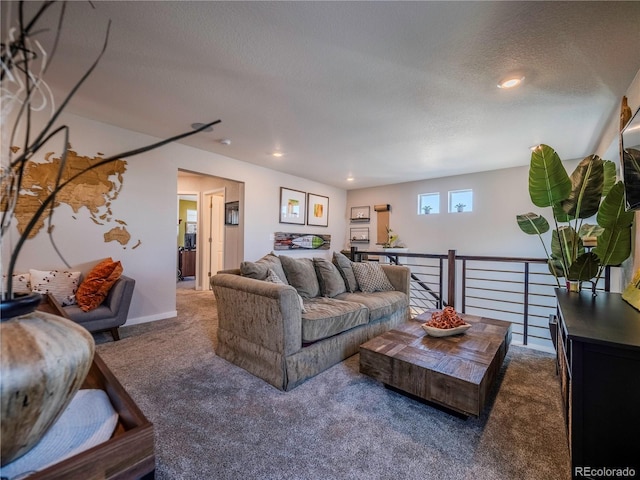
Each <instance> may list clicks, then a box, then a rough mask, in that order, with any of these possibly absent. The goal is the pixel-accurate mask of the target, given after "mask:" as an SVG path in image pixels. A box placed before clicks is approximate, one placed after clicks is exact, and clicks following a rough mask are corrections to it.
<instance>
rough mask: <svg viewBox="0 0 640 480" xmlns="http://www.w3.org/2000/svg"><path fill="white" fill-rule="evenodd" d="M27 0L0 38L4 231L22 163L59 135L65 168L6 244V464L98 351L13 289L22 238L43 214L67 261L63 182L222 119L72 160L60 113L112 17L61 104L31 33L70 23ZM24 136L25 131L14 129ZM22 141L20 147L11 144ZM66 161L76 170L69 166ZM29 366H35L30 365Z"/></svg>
mask: <svg viewBox="0 0 640 480" xmlns="http://www.w3.org/2000/svg"><path fill="white" fill-rule="evenodd" d="M26 3H28V4H29V7H27V6H26V5H25V2H20V4H19V5H17V8H18V9H19V12H20V15H18V17H19V22H17V23H18V24H17V25H8V27H10V28H7V29H6V32H7V38H3V39H2V44H1V47H0V53H1V55H0V67H1V74H0V87H1V88H0V100H1V103H2V112H1V115H2V117H1V122H0V125H1V133H2V143H1V145H0V166H1V168H0V173H1V177H0V185H1V188H2V196H1V197H0V199H1V200H0V212H2V213H1V218H2V222H1V236H2V238H3V239H4V235H5V234H6V233H7V232H8V231H9V229H10V227H11V225H12V223H13V222H14V220H16V216H15V213H16V205H18V204H19V202H20V201H21V200H22V201H25V198H24V195H21V194H20V193H21V191H22V189H23V187H24V183H23V182H24V179H25V171H26V170H27V168H28V166H29V165H30V163H31V162H33V161H36V160H37V159H38V156H39V154H41V150H42V149H43V148H44V147H45V145H46V146H47V149H50V148H51V142H52V141H53V140H55V139H59V140H60V142H61V147H60V148H61V150H62V152H63V153H62V155H61V156H60V159H59V169H58V171H57V172H54V174H53V178H55V181H54V182H52V185H51V188H50V190H49V192H48V194H47V195H46V196H43V197H40V198H39V199H38V206H37V208H34V209H33V210H34V211H33V212H32V213H30V214H29V215H28V216H26V217H25V216H23V217H22V218H21V219H20V220H21V221H22V222H23V224H24V229H23V230H21V231H20V236H19V238H18V240H17V241H16V242H15V244H13V246H12V247H13V248H12V249H11V251H10V252H9V251H7V252H6V254H7V255H8V256H9V258H5V257H4V256H3V258H2V265H3V267H4V273H6V278H7V280H6V286H5V288H4V291H3V294H2V302H0V309H1V312H2V316H1V318H0V321H1V323H0V328H1V334H0V337H1V348H2V353H1V358H2V362H1V369H2V375H0V381H1V388H0V390H1V392H2V393H1V396H2V417H1V418H2V435H1V437H0V441H1V457H2V463H3V464H4V463H6V462H9V461H11V460H12V459H14V458H17V457H19V456H20V455H23V454H24V453H26V452H27V451H28V450H29V449H30V448H32V447H33V445H35V444H36V443H37V442H38V440H39V439H40V438H41V436H42V435H43V434H44V433H45V432H46V430H47V429H48V428H49V427H50V426H51V425H52V424H53V422H54V421H55V419H56V418H57V417H58V415H59V413H60V412H61V411H62V410H63V409H64V407H65V406H66V405H67V403H68V401H69V399H70V398H71V396H72V395H73V393H75V391H76V390H77V389H78V388H79V387H80V385H81V384H82V382H83V380H84V378H85V377H86V375H87V373H88V370H89V367H90V365H91V359H92V357H93V352H94V344H93V337H92V336H91V335H90V334H89V333H88V332H87V330H85V329H84V328H83V327H81V326H79V325H77V324H76V323H74V322H72V321H70V320H66V319H64V318H62V317H57V316H55V315H51V314H45V313H41V312H34V310H35V309H36V308H37V306H38V304H39V301H40V298H41V297H40V296H39V295H37V296H35V297H27V298H25V297H20V296H17V295H14V289H13V281H14V270H15V266H16V261H17V259H18V256H19V254H20V252H21V250H22V247H23V245H24V243H25V242H26V241H27V240H28V239H29V238H30V236H31V234H32V232H35V231H37V229H38V228H40V227H41V226H42V223H43V222H44V221H45V218H47V222H48V228H47V233H48V235H49V238H50V240H51V244H52V247H53V248H54V250H56V253H58V255H59V257H60V258H61V260H62V261H63V262H64V263H65V264H66V266H67V267H69V265H68V263H67V262H66V261H65V260H64V258H63V257H62V255H61V254H60V252H59V251H58V250H57V247H56V244H55V242H54V239H53V231H54V229H53V223H52V218H53V213H54V209H55V207H56V205H57V203H58V200H59V199H58V198H57V196H58V195H59V193H60V192H61V190H62V189H63V188H65V187H66V186H67V185H72V184H73V182H74V181H76V180H77V179H78V178H79V177H80V176H82V175H84V174H86V173H87V172H90V171H94V170H96V169H99V168H100V167H102V166H104V165H107V164H110V163H114V162H117V161H119V160H122V159H124V158H127V157H131V156H134V155H138V154H141V153H144V152H148V151H151V150H153V149H155V148H158V147H161V146H163V145H165V144H167V143H170V142H173V141H175V140H180V139H182V138H185V137H188V136H191V135H193V134H195V133H198V132H200V131H202V130H205V129H207V128H210V127H211V126H212V125H215V124H218V123H220V120H216V121H214V122H209V123H206V124H202V125H201V126H200V127H199V128H197V129H195V130H192V131H189V132H186V133H182V134H180V135H176V136H174V137H171V138H168V139H166V140H161V141H159V142H156V143H153V144H151V145H147V146H144V147H141V148H137V149H133V150H129V151H127V152H123V153H119V154H115V155H111V156H108V157H106V158H99V159H96V161H92V162H89V163H88V164H78V163H76V158H77V157H76V156H75V155H71V153H72V152H71V150H68V149H69V144H70V141H71V138H70V137H71V132H70V128H69V127H68V126H67V125H63V124H60V123H58V120H59V117H60V115H61V113H62V112H63V111H64V110H65V108H66V106H67V104H68V103H69V101H70V100H71V98H72V97H73V96H74V94H75V92H76V91H77V90H78V89H79V88H80V87H81V86H82V84H83V83H84V82H85V81H86V79H87V78H88V77H89V76H90V75H91V73H92V72H93V71H94V69H95V68H96V66H97V65H98V63H99V62H100V59H101V58H102V55H103V54H104V52H105V51H106V48H107V44H108V38H109V26H110V24H109V26H108V27H107V33H106V36H105V41H104V44H103V47H102V50H101V51H100V53H99V54H98V55H97V58H96V60H95V61H94V62H93V64H92V65H91V66H90V67H89V68H88V70H87V71H86V72H85V73H84V75H82V77H81V78H80V80H79V81H78V82H77V84H76V85H75V86H74V87H73V88H71V90H70V91H69V93H68V94H67V96H66V98H64V100H63V101H62V102H61V103H60V105H59V106H58V107H57V108H55V107H54V103H53V97H52V94H51V90H50V89H49V87H48V86H47V83H46V79H45V78H44V75H45V72H46V67H47V66H48V65H49V64H50V63H51V61H52V56H50V55H48V54H47V52H46V50H45V49H44V48H43V47H42V46H41V45H40V43H39V42H38V40H37V39H36V38H34V37H35V36H36V35H37V34H38V33H41V32H43V31H47V30H53V32H54V35H55V37H56V39H57V38H58V37H59V36H60V34H61V26H62V25H64V22H63V21H62V20H63V17H64V11H65V10H64V9H65V7H64V3H60V4H58V3H56V2H42V3H41V4H36V3H35V2H26ZM34 5H35V6H34ZM57 5H60V9H59V10H58V13H56V8H55V6H57ZM30 14H32V15H30ZM52 15H53V18H52ZM47 22H49V23H48V24H47ZM3 33H4V30H3ZM54 50H55V49H54ZM36 115H43V116H45V115H46V118H44V121H43V122H42V124H44V127H42V129H40V130H37V129H36V128H35V127H34V125H37V124H39V123H40V122H36V121H35V116H36ZM16 132H18V133H16ZM18 135H20V136H21V138H17V136H18ZM16 145H18V146H19V148H18V147H15V146H16ZM67 170H71V171H72V172H73V173H71V174H67ZM134 248H135V247H134ZM4 253H5V252H4V251H3V254H4ZM29 371H31V373H27V372H29Z"/></svg>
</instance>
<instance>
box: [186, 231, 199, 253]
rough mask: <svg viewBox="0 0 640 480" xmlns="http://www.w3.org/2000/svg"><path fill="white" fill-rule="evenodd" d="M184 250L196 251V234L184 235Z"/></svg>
mask: <svg viewBox="0 0 640 480" xmlns="http://www.w3.org/2000/svg"><path fill="white" fill-rule="evenodd" d="M184 249H185V250H195V249H196V234H195V233H185V234H184Z"/></svg>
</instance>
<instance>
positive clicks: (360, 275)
mask: <svg viewBox="0 0 640 480" xmlns="http://www.w3.org/2000/svg"><path fill="white" fill-rule="evenodd" d="M352 267H353V273H354V274H355V276H356V280H358V285H359V286H360V290H362V291H363V292H368V293H372V292H386V291H390V290H393V289H394V288H393V285H391V282H390V281H389V278H388V277H387V274H386V273H384V270H382V266H380V264H378V263H368V262H364V263H360V262H353V265H352Z"/></svg>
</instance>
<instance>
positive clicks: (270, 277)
mask: <svg viewBox="0 0 640 480" xmlns="http://www.w3.org/2000/svg"><path fill="white" fill-rule="evenodd" d="M265 280H266V281H267V282H271V283H275V284H278V285H286V283H284V282H283V281H282V280H280V277H278V274H277V273H276V272H274V271H273V268H270V269H269V271H268V273H267V278H266V279H265ZM297 295H298V300H299V301H300V310H302V313H307V311H306V310H305V309H304V301H303V300H302V297H301V296H300V294H299V293H298V294H297Z"/></svg>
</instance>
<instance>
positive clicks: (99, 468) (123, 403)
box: [28, 295, 155, 480]
mask: <svg viewBox="0 0 640 480" xmlns="http://www.w3.org/2000/svg"><path fill="white" fill-rule="evenodd" d="M39 310H42V311H45V312H49V313H53V314H55V315H60V316H63V317H66V314H65V312H64V310H62V308H61V307H60V305H59V304H58V302H56V300H55V299H54V298H53V297H52V296H50V295H47V296H45V297H44V301H43V303H42V304H41V305H40V307H39ZM82 388H99V389H101V390H104V391H105V392H106V393H107V395H108V397H109V400H111V404H112V405H113V408H114V409H115V410H116V411H117V412H118V416H119V418H118V424H117V426H116V430H115V432H114V433H113V435H112V436H111V438H110V439H109V440H107V441H106V442H104V443H101V444H99V445H96V446H95V447H93V448H90V449H89V450H86V451H84V452H82V453H79V454H78V455H75V456H73V457H70V458H68V459H67V460H64V461H62V462H60V463H57V464H55V465H52V466H50V467H48V468H46V469H44V470H40V471H39V472H36V473H34V474H33V475H30V476H29V477H28V480H45V479H46V480H53V479H61V478H64V479H65V480H70V479H77V480H93V479H96V480H97V479H100V480H103V479H113V480H115V479H125V478H126V479H142V478H143V479H145V480H147V479H152V478H154V472H155V447H154V436H153V424H152V423H151V422H149V420H147V418H146V417H145V416H144V414H143V413H142V411H141V410H140V409H139V408H138V406H137V405H136V404H135V402H134V401H133V400H132V399H131V397H130V396H129V394H128V393H127V391H126V390H125V389H124V387H123V386H122V385H121V384H120V382H119V381H118V379H117V378H116V377H115V376H114V375H113V373H111V371H110V370H109V368H108V367H107V365H106V364H105V363H104V361H103V360H102V359H101V358H100V356H99V355H98V354H97V353H96V354H95V355H94V357H93V364H92V365H91V369H90V370H89V374H88V375H87V378H86V380H85V381H84V384H83V385H82Z"/></svg>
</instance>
